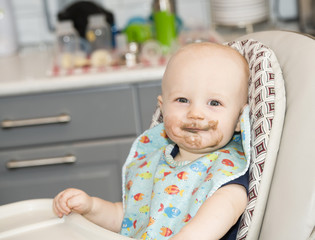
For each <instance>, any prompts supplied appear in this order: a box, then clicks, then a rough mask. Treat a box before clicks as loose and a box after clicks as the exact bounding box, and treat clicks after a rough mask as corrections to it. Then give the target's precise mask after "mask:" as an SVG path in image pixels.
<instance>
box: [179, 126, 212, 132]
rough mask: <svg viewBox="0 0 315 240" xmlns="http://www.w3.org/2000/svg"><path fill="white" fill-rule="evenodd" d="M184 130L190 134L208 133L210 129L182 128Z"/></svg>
mask: <svg viewBox="0 0 315 240" xmlns="http://www.w3.org/2000/svg"><path fill="white" fill-rule="evenodd" d="M182 130H184V131H186V132H190V133H198V132H203V131H208V130H209V128H199V127H182Z"/></svg>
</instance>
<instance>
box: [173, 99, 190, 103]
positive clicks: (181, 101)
mask: <svg viewBox="0 0 315 240" xmlns="http://www.w3.org/2000/svg"><path fill="white" fill-rule="evenodd" d="M176 101H177V102H180V103H188V102H189V101H188V99H187V98H177V99H176Z"/></svg>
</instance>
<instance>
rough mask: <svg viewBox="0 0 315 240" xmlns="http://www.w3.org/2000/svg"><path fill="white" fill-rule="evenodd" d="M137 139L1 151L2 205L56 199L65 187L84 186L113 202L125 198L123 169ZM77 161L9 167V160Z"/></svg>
mask: <svg viewBox="0 0 315 240" xmlns="http://www.w3.org/2000/svg"><path fill="white" fill-rule="evenodd" d="M133 140H134V139H133V138H125V139H122V140H119V141H114V140H111V141H93V142H90V143H80V144H74V145H66V146H55V147H45V148H30V149H23V150H19V151H6V152H0V193H1V194H0V205H2V204H6V203H10V202H15V201H21V200H26V199H34V198H53V197H54V196H55V195H56V194H57V193H58V192H60V191H62V190H63V189H65V188H69V187H75V188H79V189H82V190H84V191H86V192H87V193H89V194H90V195H93V196H98V197H101V198H103V199H107V200H109V201H121V168H122V164H123V162H124V160H125V159H126V157H127V155H128V152H129V149H130V146H131V144H132V141H133ZM69 155H71V156H72V157H74V158H75V162H73V163H63V164H62V163H59V164H55V165H47V166H36V167H24V168H16V169H11V170H9V169H7V167H6V164H7V163H8V161H10V160H12V159H15V160H31V159H32V160H33V161H34V160H35V161H36V160H40V159H41V160H43V159H48V158H49V159H58V158H57V157H63V156H69Z"/></svg>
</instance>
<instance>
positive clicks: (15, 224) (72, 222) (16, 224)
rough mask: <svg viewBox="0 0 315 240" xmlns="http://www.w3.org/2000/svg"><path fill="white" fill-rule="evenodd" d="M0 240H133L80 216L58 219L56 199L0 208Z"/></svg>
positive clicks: (25, 202) (18, 203)
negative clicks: (54, 211)
mask: <svg viewBox="0 0 315 240" xmlns="http://www.w3.org/2000/svg"><path fill="white" fill-rule="evenodd" d="M0 239H5V240H9V239H10V240H17V239H23V240H30V239H32V240H33V239H45V240H50V239H51V240H55V239H67V240H71V239H75V240H85V239H88V240H93V239H104V240H128V239H129V240H131V238H127V237H124V236H121V235H119V234H117V233H113V232H111V231H108V230H106V229H104V228H101V227H99V226H97V225H95V224H93V223H92V222H90V221H88V220H87V219H85V218H84V217H82V216H81V215H79V214H75V213H72V214H70V215H69V216H65V217H63V218H58V217H56V215H55V214H54V213H53V210H52V199H36V200H27V201H21V202H16V203H11V204H7V205H3V206H0Z"/></svg>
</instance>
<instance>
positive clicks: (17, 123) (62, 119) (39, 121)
mask: <svg viewBox="0 0 315 240" xmlns="http://www.w3.org/2000/svg"><path fill="white" fill-rule="evenodd" d="M70 120H71V117H70V115H69V114H65V113H62V114H60V115H58V116H53V117H42V118H32V119H21V120H3V121H2V122H1V127H2V128H3V129H6V128H16V127H29V126H36V125H44V124H55V123H68V122H70Z"/></svg>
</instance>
